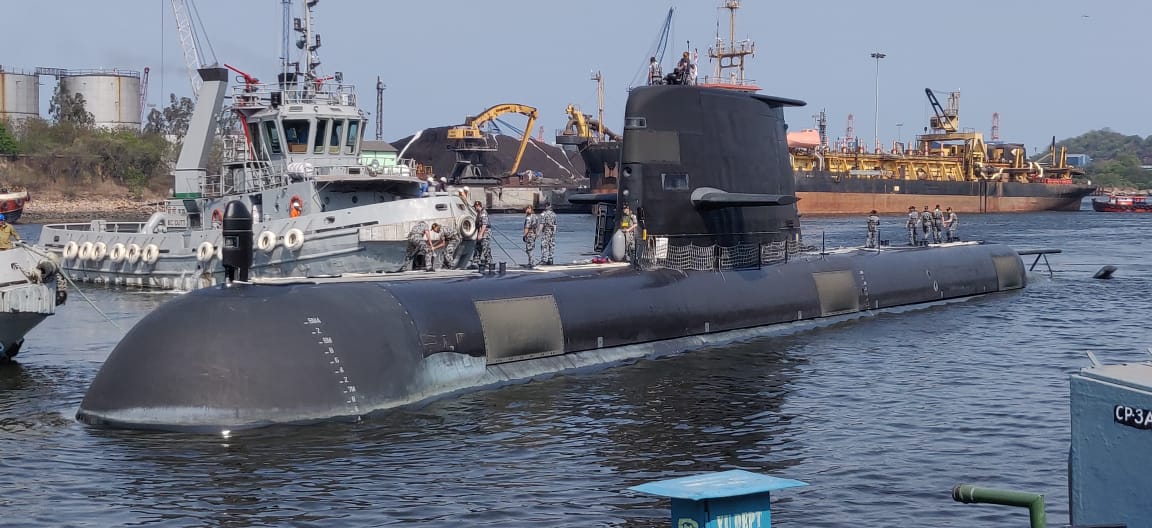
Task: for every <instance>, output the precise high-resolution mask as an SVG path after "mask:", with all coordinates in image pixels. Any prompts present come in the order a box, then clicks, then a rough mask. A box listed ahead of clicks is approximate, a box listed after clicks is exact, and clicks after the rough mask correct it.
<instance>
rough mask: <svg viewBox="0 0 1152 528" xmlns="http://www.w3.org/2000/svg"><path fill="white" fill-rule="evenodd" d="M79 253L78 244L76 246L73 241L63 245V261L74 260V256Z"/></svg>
mask: <svg viewBox="0 0 1152 528" xmlns="http://www.w3.org/2000/svg"><path fill="white" fill-rule="evenodd" d="M79 251H80V244H77V243H76V241H75V240H69V241H68V243H67V244H64V258H65V259H69V260H71V259H74V258H76V254H77V253H78V252H79Z"/></svg>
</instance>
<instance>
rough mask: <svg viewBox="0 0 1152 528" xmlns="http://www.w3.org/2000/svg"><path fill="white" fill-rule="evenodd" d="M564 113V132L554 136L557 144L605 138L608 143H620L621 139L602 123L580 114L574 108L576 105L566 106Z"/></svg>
mask: <svg viewBox="0 0 1152 528" xmlns="http://www.w3.org/2000/svg"><path fill="white" fill-rule="evenodd" d="M564 111H565V112H566V113H567V114H568V124H566V125H564V131H563V132H562V133H560V134H558V135H557V136H556V141H557V142H558V143H561V144H565V143H570V144H575V143H583V142H587V141H592V140H595V139H596V138H598V137H602V138H607V139H608V141H620V139H621V138H620V135H619V134H617V133H615V132H613V131H611V130H608V128H606V127H605V126H604V124H603V123H601V122H600V121H598V120H596V119H595V118H593V117H592V116H590V115H588V114H585V113H583V112H581V111H580V109H579V108H576V105H568V108H566V109H565V110H564ZM593 130H595V133H593ZM561 138H578V139H579V140H581V141H577V142H568V141H561Z"/></svg>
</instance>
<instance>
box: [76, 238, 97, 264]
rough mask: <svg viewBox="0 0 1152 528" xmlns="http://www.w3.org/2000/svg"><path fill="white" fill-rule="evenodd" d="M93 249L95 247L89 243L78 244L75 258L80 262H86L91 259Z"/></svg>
mask: <svg viewBox="0 0 1152 528" xmlns="http://www.w3.org/2000/svg"><path fill="white" fill-rule="evenodd" d="M93 249H96V245H95V244H93V243H91V242H85V243H83V244H80V252H79V253H77V254H76V256H78V257H80V260H88V259H90V258H92V250H93Z"/></svg>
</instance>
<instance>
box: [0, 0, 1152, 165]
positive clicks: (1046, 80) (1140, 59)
mask: <svg viewBox="0 0 1152 528" xmlns="http://www.w3.org/2000/svg"><path fill="white" fill-rule="evenodd" d="M188 2H189V3H190V4H192V5H194V6H195V10H196V12H197V13H198V14H199V21H200V22H202V24H200V25H201V27H202V29H203V33H204V34H205V35H207V37H208V38H207V42H206V43H205V42H202V43H201V47H202V48H208V47H209V46H208V45H209V44H210V47H211V51H213V52H214V54H215V57H216V58H217V60H219V61H220V62H222V63H228V64H231V65H233V66H236V67H238V68H240V69H241V70H244V71H247V72H249V73H251V74H253V75H255V76H256V77H258V78H261V79H263V80H272V79H274V76H275V73H276V72H277V71H278V69H279V57H280V54H281V42H282V40H283V38H282V32H281V26H282V6H281V1H280V0H194V1H193V0H188ZM300 3H301V2H294V15H295V16H300V15H299V12H300V6H299V4H300ZM721 3H722V2H721V0H682V1H679V2H667V1H663V0H662V1H656V0H580V1H579V2H560V1H554V0H532V1H529V0H488V1H481V2H477V1H465V0H421V1H418V2H415V1H400V0H321V1H320V2H319V5H318V6H317V7H316V9H315V13H316V16H315V23H316V25H317V31H318V32H319V33H320V35H321V36H322V42H323V46H322V47H321V48H320V50H319V53H320V58H321V60H322V61H323V65H322V66H321V70H322V71H323V72H325V73H329V74H331V73H332V72H335V71H341V72H342V73H343V75H344V79H345V81H346V82H351V83H354V84H355V85H356V87H357V89H358V91H359V94H360V101H361V107H363V109H364V110H365V111H366V112H368V113H370V114H372V115H371V116H370V117H369V126H368V127H367V129H368V134H367V136H366V137H367V138H368V139H372V138H373V137H374V135H375V134H374V132H375V115H374V114H375V107H376V94H375V85H376V78H377V76H380V77H381V78H382V80H383V81H384V83H385V84H386V85H387V88H386V90H385V91H384V99H383V104H384V111H383V119H384V125H383V127H384V134H383V136H384V139H385V140H395V139H398V138H401V137H404V136H408V135H410V134H412V133H413V132H415V131H417V130H419V129H422V128H424V127H434V126H446V125H452V124H458V123H460V122H462V121H463V120H464V119H465V118H466V117H467V116H469V115H475V114H477V113H479V112H481V111H483V110H484V109H485V108H487V107H489V106H492V105H495V104H499V103H520V104H526V105H530V106H534V107H536V108H538V109H539V113H540V120H539V122H538V125H537V127H536V130H534V133H537V132H538V131H539V127H540V126H543V127H544V136H545V138H546V139H549V140H551V137H552V136H553V135H555V133H556V131H557V130H558V129H560V128H562V127H563V126H564V123H565V122H566V120H567V117H566V116H565V114H564V109H565V106H566V105H568V104H569V103H572V104H576V105H577V106H579V107H580V108H581V109H582V110H584V111H585V112H586V113H590V114H595V113H596V83H595V82H594V81H592V80H590V74H591V73H592V72H594V71H599V72H600V73H601V75H602V77H603V79H604V90H605V109H604V111H605V122H606V123H607V124H608V126H609V128H611V129H614V130H620V129H622V128H623V127H622V124H623V121H624V116H623V110H624V104H625V100H626V98H627V94H628V91H627V90H628V88H629V86H631V85H635V84H640V83H643V82H644V68H645V66H646V63H647V60H648V57H649V56H650V55H651V54H652V53H653V50H654V47H655V44H656V42H657V39H658V36H659V34H660V30H661V27H662V26H663V22H664V18H665V15H666V14H667V11H668V9H669V8H675V12H674V16H673V23H672V38H671V42H670V43H669V45H668V48H669V49H668V51H667V52H666V55H665V70H666V71H667V70H670V69H671V67H672V66H673V63H674V61H675V60H676V57H677V56H678V55H679V53H680V52H681V51H683V50H684V49H685V48H687V47H689V46H690V47H691V48H693V49H698V50H699V53H700V55H701V61H700V71H701V73H702V74H703V73H708V72H711V69H712V65H711V64H710V63H708V62H707V60H706V56H707V50H708V47H709V46H710V45H711V44H712V43H713V42H714V41H715V35H716V31H717V27H718V24H719V28H720V30H721V34H723V35H726V34H727V33H728V30H727V27H728V22H727V11H724V10H721V9H719V6H720V4H721ZM817 6H818V7H817ZM1148 20H1152V2H1145V1H1141V0H1126V1H1120V0H1099V1H1096V2H1088V1H1083V0H1081V1H1070V0H1051V1H1047V0H1046V1H1043V2H1038V1H1037V2H1027V1H1004V0H1000V1H990V0H969V1H966V2H958V3H946V2H933V3H926V2H922V1H913V0H885V1H883V2H882V1H880V0H873V1H868V2H862V1H842V0H828V1H825V2H820V3H819V4H817V3H814V2H797V1H787V2H785V1H768V0H744V1H743V2H742V8H741V9H739V10H738V11H737V21H736V35H737V38H738V39H741V38H751V39H752V40H754V41H755V43H756V55H755V56H754V57H753V58H751V59H749V62H748V66H747V73H746V75H747V77H748V78H749V79H753V80H756V81H757V84H759V85H760V86H761V87H762V88H763V93H767V94H772V95H778V96H783V97H790V98H796V99H801V100H804V101H807V102H808V106H807V107H801V108H791V109H788V110H786V118H787V119H788V122H789V127H790V129H791V130H799V129H803V128H813V127H814V119H813V115H814V114H815V113H817V112H819V111H820V110H824V111H825V112H826V115H827V119H828V128H829V136H830V137H832V138H836V137H841V136H844V135H845V129H846V126H847V120H848V116H849V114H851V115H853V116H854V122H855V123H854V124H855V135H856V136H858V137H860V138H861V140H862V141H863V142H865V143H868V144H871V142H872V140H873V138H874V137H878V139H879V140H880V141H882V142H884V143H885V144H891V142H892V141H894V140H896V139H902V140H905V141H907V140H909V139H911V137H912V136H913V135H914V134H916V133H918V132H922V131H923V128H924V127H925V126H926V125H927V120H928V117H929V116H930V115H931V108H930V106H929V104H928V102H927V98H926V96H925V94H924V89H925V88H931V89H932V90H933V91H934V92H935V93H936V96H937V97H938V98H939V99H940V101H941V103H944V102H945V100H946V97H947V95H946V94H947V92H949V91H953V90H959V91H960V93H961V97H960V126H961V128H964V129H972V130H977V131H982V132H984V134H985V136H986V137H987V136H988V135H989V134H990V132H991V123H992V114H993V113H994V112H996V113H999V116H1000V136H1001V139H1002V140H1004V141H1012V142H1021V143H1024V144H1025V145H1026V146H1027V147H1029V149H1030V150H1034V149H1036V148H1038V147H1041V146H1045V147H1046V146H1047V144H1048V143H1049V142H1050V141H1051V139H1052V137H1053V136H1055V138H1056V139H1057V140H1060V139H1064V138H1069V137H1074V136H1077V135H1080V134H1082V133H1084V132H1087V131H1090V130H1096V129H1101V128H1105V127H1107V128H1110V129H1112V130H1114V131H1116V132H1120V133H1123V134H1127V135H1139V136H1142V137H1143V136H1147V135H1150V134H1152V130H1150V129H1152V120H1149V119H1148V116H1147V113H1148V112H1147V111H1148V104H1147V99H1146V98H1147V97H1148V95H1146V93H1145V92H1147V91H1148V85H1149V77H1150V76H1152V68H1149V61H1150V59H1149V55H1148V54H1147V49H1148V45H1147V43H1146V40H1147V37H1148V33H1149V30H1148V26H1147V23H1148ZM0 50H2V51H0V64H2V65H4V66H5V67H7V68H9V69H24V70H33V69H34V68H36V67H38V66H45V67H57V68H68V69H96V68H121V69H132V70H143V68H144V67H146V66H147V67H149V68H150V71H151V76H150V82H149V85H148V99H149V103H150V104H154V105H160V106H162V105H163V104H165V102H166V101H167V94H168V93H175V94H176V95H177V96H188V95H190V94H191V88H190V86H189V82H188V73H187V69H186V68H185V65H184V58H183V51H182V49H181V46H180V41H179V37H178V35H177V32H176V29H175V23H174V18H173V15H172V9H171V4H170V1H169V0H102V1H99V2H94V1H90V0H36V1H34V2H33V1H17V0H5V1H4V3H3V16H2V17H0ZM873 52H881V53H884V54H885V55H886V56H885V57H884V58H883V59H881V60H880V61H876V60H875V59H873V58H871V57H870V54H871V53H873ZM41 83H42V84H43V85H44V86H42V89H41V96H40V97H41V105H42V107H43V108H44V112H45V114H46V111H47V99H48V98H49V97H50V96H51V90H52V85H53V83H54V79H52V78H51V77H44V78H41ZM504 119H505V120H506V121H507V122H509V123H511V124H513V125H514V126H517V127H523V125H524V123H525V119H524V118H522V117H519V116H515V117H513V116H506V117H505V118H504Z"/></svg>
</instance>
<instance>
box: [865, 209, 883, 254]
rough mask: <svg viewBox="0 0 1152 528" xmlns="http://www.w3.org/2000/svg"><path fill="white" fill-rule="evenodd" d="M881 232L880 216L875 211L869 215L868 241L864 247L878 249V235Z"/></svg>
mask: <svg viewBox="0 0 1152 528" xmlns="http://www.w3.org/2000/svg"><path fill="white" fill-rule="evenodd" d="M879 230H880V215H878V214H876V210H875V209H873V210H872V212H871V213H868V241H867V242H865V243H864V247H866V248H869V249H871V248H875V247H876V234H877V232H878V231H879Z"/></svg>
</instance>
